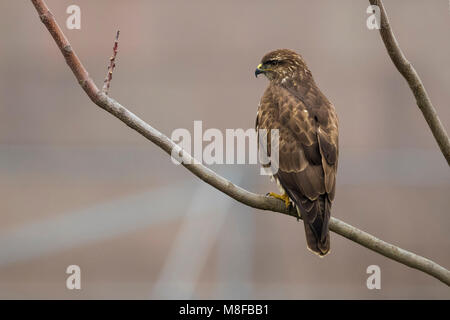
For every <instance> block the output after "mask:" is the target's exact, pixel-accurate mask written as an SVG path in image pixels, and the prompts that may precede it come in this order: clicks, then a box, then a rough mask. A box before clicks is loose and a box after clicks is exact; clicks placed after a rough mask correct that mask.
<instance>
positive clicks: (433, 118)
mask: <svg viewBox="0 0 450 320" xmlns="http://www.w3.org/2000/svg"><path fill="white" fill-rule="evenodd" d="M369 2H370V4H371V5H376V6H378V7H379V8H380V12H381V28H380V35H381V39H383V42H384V45H385V46H386V50H387V52H388V54H389V56H390V57H391V60H392V62H393V63H394V65H395V67H396V68H397V70H398V71H399V72H400V73H401V75H402V76H403V77H404V78H405V79H406V81H407V82H408V84H409V87H410V88H411V91H412V92H413V94H414V97H415V98H416V102H417V106H418V107H419V109H420V110H421V111H422V114H423V116H424V118H425V120H426V121H427V123H428V126H429V127H430V129H431V132H432V133H433V136H434V138H435V139H436V142H437V143H438V145H439V148H441V151H442V154H443V155H444V157H445V159H446V160H447V163H448V164H449V165H450V139H449V137H448V134H447V132H446V131H445V128H444V126H443V125H442V123H441V120H440V119H439V117H438V115H437V113H436V110H435V109H434V107H433V104H432V103H431V100H430V98H429V97H428V94H427V91H426V90H425V87H424V86H423V84H422V80H420V77H419V75H418V74H417V72H416V70H415V69H414V67H413V65H412V64H411V63H410V62H409V61H408V60H407V59H406V57H405V55H404V54H403V52H402V49H400V46H399V45H398V42H397V39H396V38H395V36H394V33H393V32H392V29H391V26H390V24H389V19H388V16H387V14H386V10H385V9H384V6H383V2H382V1H381V0H369Z"/></svg>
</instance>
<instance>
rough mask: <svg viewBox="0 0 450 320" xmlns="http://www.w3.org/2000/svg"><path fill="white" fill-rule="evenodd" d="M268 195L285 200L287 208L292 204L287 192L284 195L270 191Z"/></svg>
mask: <svg viewBox="0 0 450 320" xmlns="http://www.w3.org/2000/svg"><path fill="white" fill-rule="evenodd" d="M267 195H268V196H270V197H273V198H276V199H280V200H283V201H284V204H285V205H286V208H289V206H290V205H291V200H290V199H289V196H288V195H287V193H283V194H282V195H279V194H277V193H274V192H269V193H268V194H267Z"/></svg>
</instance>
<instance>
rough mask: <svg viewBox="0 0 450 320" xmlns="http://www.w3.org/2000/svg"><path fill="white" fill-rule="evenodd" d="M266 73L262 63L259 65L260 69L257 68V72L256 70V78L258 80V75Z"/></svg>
mask: <svg viewBox="0 0 450 320" xmlns="http://www.w3.org/2000/svg"><path fill="white" fill-rule="evenodd" d="M264 72H265V70H264V69H262V64H261V63H260V64H259V65H258V67H256V70H255V77H256V78H258V74H260V73H264Z"/></svg>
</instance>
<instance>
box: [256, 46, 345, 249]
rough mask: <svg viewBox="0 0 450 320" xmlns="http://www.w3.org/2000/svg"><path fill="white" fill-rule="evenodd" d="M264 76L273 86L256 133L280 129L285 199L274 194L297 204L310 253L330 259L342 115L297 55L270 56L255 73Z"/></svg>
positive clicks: (280, 175) (277, 53)
mask: <svg viewBox="0 0 450 320" xmlns="http://www.w3.org/2000/svg"><path fill="white" fill-rule="evenodd" d="M259 74H263V75H265V76H266V77H267V78H268V79H269V81H270V82H269V86H268V87H267V89H266V91H265V92H264V95H263V96H262V98H261V102H260V105H259V108H258V113H257V118H256V130H259V129H266V130H268V131H269V130H271V129H278V130H279V131H278V132H279V145H278V146H279V150H278V152H279V164H278V171H277V172H276V173H275V174H273V177H274V178H275V180H276V181H277V183H278V185H279V186H280V188H281V189H282V192H283V195H278V194H274V193H270V195H271V196H273V197H276V198H279V199H282V200H284V201H285V204H286V206H289V205H290V204H291V203H293V204H294V206H295V207H296V209H297V212H298V214H299V216H301V218H302V219H303V222H304V225H305V235H306V242H307V245H308V248H309V249H310V250H311V251H312V252H314V253H316V254H318V255H319V256H324V255H326V254H327V253H328V252H329V251H330V235H329V230H328V224H329V221H330V209H331V202H332V201H333V199H334V193H335V185H336V170H337V163H338V153H339V148H338V119H337V116H336V111H335V109H334V106H333V104H332V103H330V102H329V101H328V99H327V98H326V97H325V95H324V94H323V93H322V92H321V91H320V89H319V88H318V87H317V85H316V83H315V81H314V79H313V77H312V74H311V71H310V70H309V69H308V67H307V66H306V63H305V61H304V60H303V58H302V57H301V56H300V55H299V54H297V53H295V52H294V51H292V50H288V49H279V50H275V51H272V52H269V53H268V54H266V55H265V56H264V57H263V58H262V60H261V63H260V64H259V65H258V67H257V69H256V70H255V76H258V75H259ZM260 151H261V150H260ZM268 153H269V152H268Z"/></svg>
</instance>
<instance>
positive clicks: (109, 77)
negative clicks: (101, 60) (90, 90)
mask: <svg viewBox="0 0 450 320" xmlns="http://www.w3.org/2000/svg"><path fill="white" fill-rule="evenodd" d="M119 34H120V31H119V30H117V33H116V39H115V40H114V46H113V54H112V56H111V57H110V58H109V65H108V73H107V74H106V77H105V80H104V81H103V89H102V92H103V93H104V94H106V95H107V94H108V91H109V87H110V85H111V80H112V74H113V72H114V68H115V67H116V57H117V49H118V47H119Z"/></svg>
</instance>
